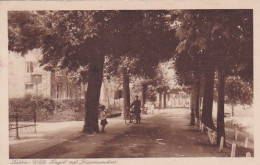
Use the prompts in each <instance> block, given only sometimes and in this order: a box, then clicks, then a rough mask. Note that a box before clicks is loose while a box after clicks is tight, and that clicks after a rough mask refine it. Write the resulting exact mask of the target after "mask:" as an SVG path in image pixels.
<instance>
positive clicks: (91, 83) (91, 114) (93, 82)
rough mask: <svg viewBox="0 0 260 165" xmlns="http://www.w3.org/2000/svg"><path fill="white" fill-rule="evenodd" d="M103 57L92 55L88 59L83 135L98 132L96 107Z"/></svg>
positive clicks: (101, 76) (100, 83) (101, 77)
mask: <svg viewBox="0 0 260 165" xmlns="http://www.w3.org/2000/svg"><path fill="white" fill-rule="evenodd" d="M103 66H104V56H103V55H95V56H94V55H93V56H92V58H90V59H89V71H88V87H87V94H86V99H85V109H86V113H85V123H84V127H83V132H84V133H93V132H96V133H98V132H99V128H98V106H99V97H100V89H101V85H102V79H103Z"/></svg>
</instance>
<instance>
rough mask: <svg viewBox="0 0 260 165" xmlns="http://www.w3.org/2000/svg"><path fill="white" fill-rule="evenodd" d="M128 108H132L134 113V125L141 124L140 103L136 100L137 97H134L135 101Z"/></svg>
mask: <svg viewBox="0 0 260 165" xmlns="http://www.w3.org/2000/svg"><path fill="white" fill-rule="evenodd" d="M130 107H134V113H135V118H136V124H138V123H140V122H141V116H140V114H141V101H140V100H139V99H138V95H136V96H135V101H134V102H133V103H132V104H131V105H130Z"/></svg>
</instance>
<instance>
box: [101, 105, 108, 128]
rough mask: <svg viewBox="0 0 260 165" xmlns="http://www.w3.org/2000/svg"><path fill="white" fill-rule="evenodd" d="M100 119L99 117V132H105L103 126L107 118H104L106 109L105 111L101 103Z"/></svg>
mask: <svg viewBox="0 0 260 165" xmlns="http://www.w3.org/2000/svg"><path fill="white" fill-rule="evenodd" d="M100 111H101V113H100V119H101V122H100V124H101V126H102V130H101V133H105V126H106V125H107V119H106V117H107V116H106V111H105V106H104V105H101V106H100Z"/></svg>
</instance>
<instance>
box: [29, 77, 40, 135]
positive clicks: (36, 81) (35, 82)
mask: <svg viewBox="0 0 260 165" xmlns="http://www.w3.org/2000/svg"><path fill="white" fill-rule="evenodd" d="M31 82H32V83H34V84H35V85H36V108H35V109H34V126H35V129H34V133H36V115H37V114H36V110H37V109H38V84H41V83H42V75H41V74H31Z"/></svg>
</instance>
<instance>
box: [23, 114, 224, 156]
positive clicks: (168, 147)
mask: <svg viewBox="0 0 260 165" xmlns="http://www.w3.org/2000/svg"><path fill="white" fill-rule="evenodd" d="M108 122H109V125H108V126H107V129H106V131H107V133H105V134H95V135H81V136H78V137H75V138H71V139H70V140H67V141H65V142H62V143H60V144H58V145H55V146H53V147H51V148H48V149H45V150H42V151H40V152H37V153H34V154H31V155H29V156H27V158H135V157H137V158H143V157H221V156H222V157H223V156H228V155H227V154H225V153H219V152H218V149H217V147H215V146H210V145H209V140H208V138H207V135H206V134H201V133H199V132H198V131H197V129H194V128H192V127H190V126H188V124H189V111H188V110H186V109H169V110H161V111H160V112H157V113H155V114H154V115H146V116H145V115H143V116H142V123H141V124H132V125H130V126H126V125H125V124H124V122H123V121H121V120H119V119H110V120H108Z"/></svg>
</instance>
